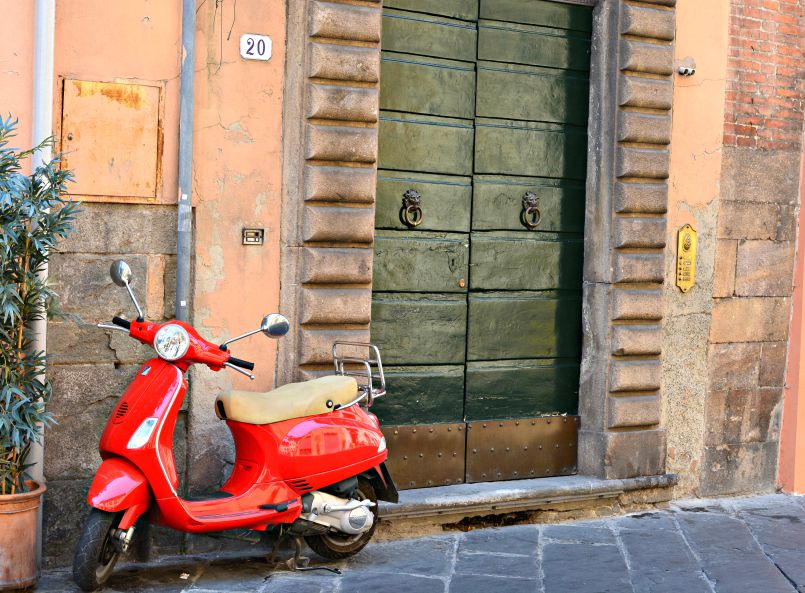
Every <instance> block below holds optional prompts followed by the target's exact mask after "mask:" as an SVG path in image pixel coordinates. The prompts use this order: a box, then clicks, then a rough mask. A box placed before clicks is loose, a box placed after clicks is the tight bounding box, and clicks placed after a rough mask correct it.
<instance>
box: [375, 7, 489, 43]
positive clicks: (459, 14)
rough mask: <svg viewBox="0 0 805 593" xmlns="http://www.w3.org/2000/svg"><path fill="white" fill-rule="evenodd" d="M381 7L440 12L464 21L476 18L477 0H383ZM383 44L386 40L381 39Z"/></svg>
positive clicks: (475, 19)
mask: <svg viewBox="0 0 805 593" xmlns="http://www.w3.org/2000/svg"><path fill="white" fill-rule="evenodd" d="M383 7H384V8H401V9H403V10H415V11H419V12H424V13H427V14H440V15H442V16H447V17H450V18H454V19H463V20H465V21H477V20H478V0H385V1H384V2H383ZM385 46H386V40H385V39H383V47H385Z"/></svg>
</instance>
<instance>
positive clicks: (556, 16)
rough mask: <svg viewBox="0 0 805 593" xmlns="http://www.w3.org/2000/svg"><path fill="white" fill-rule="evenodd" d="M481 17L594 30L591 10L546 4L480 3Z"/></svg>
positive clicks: (534, 0)
mask: <svg viewBox="0 0 805 593" xmlns="http://www.w3.org/2000/svg"><path fill="white" fill-rule="evenodd" d="M396 1H399V0H396ZM410 1H413V0H409V2H410ZM385 4H386V5H388V2H386V3H385ZM480 17H481V18H482V19H492V20H496V21H509V22H512V23H527V24H531V25H542V26H543V27H555V28H557V29H573V30H576V31H582V32H587V33H589V32H590V31H592V30H593V11H592V8H591V7H589V6H578V5H575V6H574V5H572V4H560V3H558V2H547V1H546V0H481V9H480Z"/></svg>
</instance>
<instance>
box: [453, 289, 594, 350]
mask: <svg viewBox="0 0 805 593" xmlns="http://www.w3.org/2000/svg"><path fill="white" fill-rule="evenodd" d="M468 300H469V323H468V327H467V360H506V359H522V358H559V357H561V358H575V357H578V356H579V355H580V350H581V343H580V342H581V340H580V336H581V295H580V294H579V293H576V292H569V293H565V292H558V291H557V292H555V293H533V292H489V293H485V292H477V293H470V294H469V299H468Z"/></svg>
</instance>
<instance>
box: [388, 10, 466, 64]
mask: <svg viewBox="0 0 805 593" xmlns="http://www.w3.org/2000/svg"><path fill="white" fill-rule="evenodd" d="M477 35H478V31H477V26H476V24H475V23H468V22H466V21H460V20H456V19H449V18H446V17H441V16H430V15H427V14H421V13H415V12H406V11H402V10H393V9H389V8H386V9H384V10H383V31H382V40H383V41H382V47H383V49H384V50H385V51H395V52H403V53H407V54H417V55H420V56H431V57H434V58H447V59H449V60H464V61H465V62H474V61H475V50H476V43H477Z"/></svg>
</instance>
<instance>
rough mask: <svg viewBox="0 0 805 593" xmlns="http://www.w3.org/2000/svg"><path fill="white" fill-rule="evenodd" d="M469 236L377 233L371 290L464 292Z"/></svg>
mask: <svg viewBox="0 0 805 593" xmlns="http://www.w3.org/2000/svg"><path fill="white" fill-rule="evenodd" d="M468 264H469V237H468V236H467V235H465V234H461V233H430V232H419V231H414V232H411V231H377V232H376V233H375V257H374V273H373V282H372V285H373V288H374V290H383V291H385V290H389V291H390V290H407V291H415V292H461V293H463V292H466V291H467V289H466V288H465V287H464V286H461V285H460V284H461V280H462V279H464V281H465V284H466V279H467V272H468Z"/></svg>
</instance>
